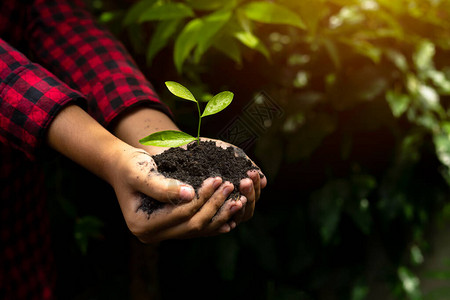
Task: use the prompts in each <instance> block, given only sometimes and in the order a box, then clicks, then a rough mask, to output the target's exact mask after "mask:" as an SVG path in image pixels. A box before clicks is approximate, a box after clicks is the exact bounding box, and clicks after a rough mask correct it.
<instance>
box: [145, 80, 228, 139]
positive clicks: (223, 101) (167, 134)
mask: <svg viewBox="0 0 450 300" xmlns="http://www.w3.org/2000/svg"><path fill="white" fill-rule="evenodd" d="M166 86H167V88H168V89H169V91H170V92H171V93H172V94H174V95H175V96H177V97H180V98H182V99H185V100H189V101H193V102H195V103H197V109H198V117H199V119H198V130H197V137H193V136H192V135H190V134H187V133H185V132H182V131H176V130H164V131H158V132H155V133H153V134H150V135H149V136H147V137H145V138H143V139H140V140H139V143H141V144H143V145H149V146H158V147H180V146H183V145H186V144H188V143H190V142H192V141H197V143H200V126H201V124H202V118H203V117H206V116H210V115H214V114H216V113H218V112H220V111H222V110H223V109H224V108H226V107H227V106H228V105H230V103H231V101H232V100H233V97H234V94H233V93H232V92H229V91H224V92H221V93H218V94H217V95H215V96H214V97H212V98H211V99H210V100H208V103H207V104H206V107H205V109H204V110H203V113H202V112H201V110H200V104H199V102H198V101H197V99H195V97H194V95H192V93H191V92H190V91H189V90H188V89H187V88H185V87H184V86H182V85H181V84H179V83H177V82H174V81H166Z"/></svg>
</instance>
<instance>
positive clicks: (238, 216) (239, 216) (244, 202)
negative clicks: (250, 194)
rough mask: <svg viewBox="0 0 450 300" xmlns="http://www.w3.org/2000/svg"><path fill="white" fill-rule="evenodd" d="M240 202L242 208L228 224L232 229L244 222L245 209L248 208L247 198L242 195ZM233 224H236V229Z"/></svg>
mask: <svg viewBox="0 0 450 300" xmlns="http://www.w3.org/2000/svg"><path fill="white" fill-rule="evenodd" d="M239 201H240V202H241V203H242V208H241V210H239V211H238V212H237V213H236V214H235V215H234V217H233V219H232V220H230V221H229V222H228V224H229V225H230V226H231V227H232V228H231V229H233V228H234V227H236V225H237V224H239V223H241V222H242V221H243V220H244V216H245V210H246V209H245V208H246V206H247V197H245V196H244V195H241V197H240V198H239ZM232 222H233V223H234V227H233V226H232V225H233V224H232Z"/></svg>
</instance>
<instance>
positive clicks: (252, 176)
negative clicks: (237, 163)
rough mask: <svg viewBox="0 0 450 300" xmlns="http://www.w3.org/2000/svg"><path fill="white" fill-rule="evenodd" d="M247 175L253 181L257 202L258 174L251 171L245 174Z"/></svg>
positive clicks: (258, 191) (259, 192) (258, 189)
mask: <svg viewBox="0 0 450 300" xmlns="http://www.w3.org/2000/svg"><path fill="white" fill-rule="evenodd" d="M247 175H248V176H249V177H250V179H251V180H252V181H253V189H254V190H255V201H258V200H259V196H260V195H261V183H260V181H261V180H260V177H259V172H258V171H256V170H251V171H248V172H247Z"/></svg>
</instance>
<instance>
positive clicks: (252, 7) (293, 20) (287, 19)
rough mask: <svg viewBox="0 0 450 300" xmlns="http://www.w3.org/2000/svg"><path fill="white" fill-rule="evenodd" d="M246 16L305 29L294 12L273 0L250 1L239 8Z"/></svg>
mask: <svg viewBox="0 0 450 300" xmlns="http://www.w3.org/2000/svg"><path fill="white" fill-rule="evenodd" d="M241 9H242V10H243V11H244V13H245V14H246V16H247V18H249V19H251V20H253V21H257V22H261V23H267V24H285V25H292V26H295V27H298V28H301V29H305V24H304V23H303V22H302V20H301V19H300V16H298V15H297V14H296V13H294V12H292V11H290V10H289V9H288V8H286V7H284V6H282V5H279V4H275V3H273V2H251V3H249V4H247V5H245V6H243V7H242V8H241Z"/></svg>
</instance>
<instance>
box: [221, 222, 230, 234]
mask: <svg viewBox="0 0 450 300" xmlns="http://www.w3.org/2000/svg"><path fill="white" fill-rule="evenodd" d="M230 230H231V227H230V225H228V224H224V225H222V227H220V229H219V232H220V233H227V232H229V231H230Z"/></svg>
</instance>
